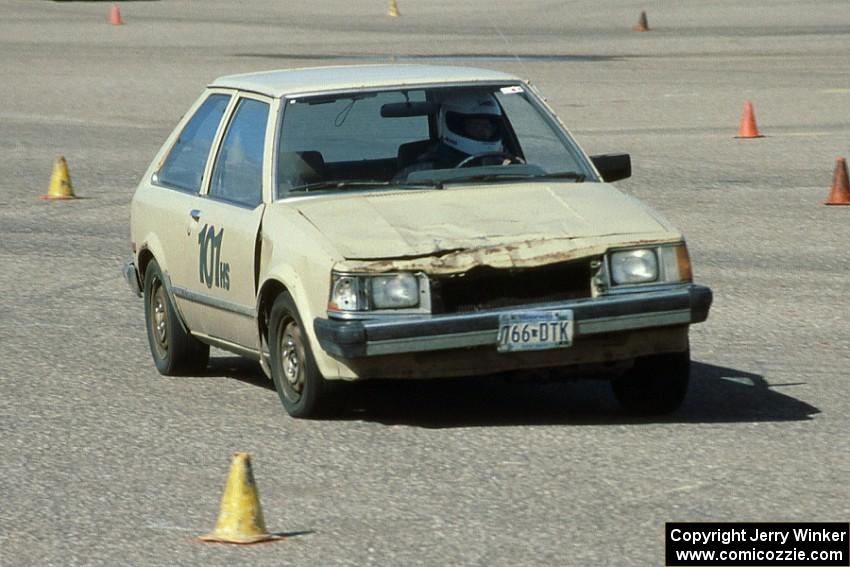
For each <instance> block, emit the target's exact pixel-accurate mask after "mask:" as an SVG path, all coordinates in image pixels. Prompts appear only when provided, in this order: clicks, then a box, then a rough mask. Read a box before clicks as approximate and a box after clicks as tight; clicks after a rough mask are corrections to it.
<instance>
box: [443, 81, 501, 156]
mask: <svg viewBox="0 0 850 567" xmlns="http://www.w3.org/2000/svg"><path fill="white" fill-rule="evenodd" d="M501 116H502V111H501V109H500V108H499V104H498V103H497V102H496V99H495V98H494V97H493V95H491V94H490V93H488V92H482V91H477V92H476V91H466V92H459V93H452V94H449V95H448V96H446V98H444V99H443V100H442V102H441V104H440V116H439V123H438V128H439V133H440V139H441V140H442V141H443V143H445V144H446V145H447V146H449V147H452V148H454V149H456V150H459V151H461V152H464V153H466V154H469V155H479V154H483V153H488V152H501V151H502V119H501Z"/></svg>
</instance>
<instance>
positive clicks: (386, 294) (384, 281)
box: [369, 274, 419, 309]
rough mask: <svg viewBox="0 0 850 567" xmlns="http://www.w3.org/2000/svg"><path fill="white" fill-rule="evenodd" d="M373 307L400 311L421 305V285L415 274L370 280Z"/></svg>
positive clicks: (375, 277)
mask: <svg viewBox="0 0 850 567" xmlns="http://www.w3.org/2000/svg"><path fill="white" fill-rule="evenodd" d="M369 283H370V284H371V286H372V305H374V306H375V308H376V309H400V308H403V307H416V306H417V305H419V284H418V282H417V281H416V278H415V277H413V274H394V275H391V276H374V277H371V278H369Z"/></svg>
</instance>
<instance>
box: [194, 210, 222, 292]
mask: <svg viewBox="0 0 850 567" xmlns="http://www.w3.org/2000/svg"><path fill="white" fill-rule="evenodd" d="M223 239H224V229H223V228H222V229H221V230H220V231H218V234H216V233H215V227H214V226H210V225H207V224H205V225H204V228H202V229H201V232H199V233H198V248H199V251H198V276H199V277H200V279H201V283H202V284H207V287H208V288H211V287H212V286H215V287H220V288H223V289H228V290H229V289H230V264H228V263H227V262H222V261H221V241H222V240H223Z"/></svg>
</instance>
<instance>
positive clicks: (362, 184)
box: [289, 179, 443, 193]
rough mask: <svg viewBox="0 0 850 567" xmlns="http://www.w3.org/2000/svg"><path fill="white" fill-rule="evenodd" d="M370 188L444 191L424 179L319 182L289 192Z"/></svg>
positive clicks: (438, 185)
mask: <svg viewBox="0 0 850 567" xmlns="http://www.w3.org/2000/svg"><path fill="white" fill-rule="evenodd" d="M352 187H353V188H368V187H393V188H395V187H399V188H403V189H420V188H423V187H432V188H435V189H442V188H443V184H442V183H441V182H439V181H436V180H431V179H423V180H418V181H379V180H377V179H372V180H368V179H336V180H329V181H317V182H315V183H307V184H306V185H297V186H295V187H293V188H292V189H290V190H289V192H290V193H309V192H311V191H322V190H327V189H350V188H352Z"/></svg>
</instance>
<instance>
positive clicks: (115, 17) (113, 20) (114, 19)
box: [109, 4, 124, 26]
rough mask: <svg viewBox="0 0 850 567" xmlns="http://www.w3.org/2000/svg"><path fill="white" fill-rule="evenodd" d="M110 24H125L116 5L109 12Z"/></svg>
mask: <svg viewBox="0 0 850 567" xmlns="http://www.w3.org/2000/svg"><path fill="white" fill-rule="evenodd" d="M109 23H110V25H113V26H120V25H122V24H123V23H124V22H122V21H121V10H119V9H118V6H116V5H115V4H113V5H112V8H110V10H109Z"/></svg>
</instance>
